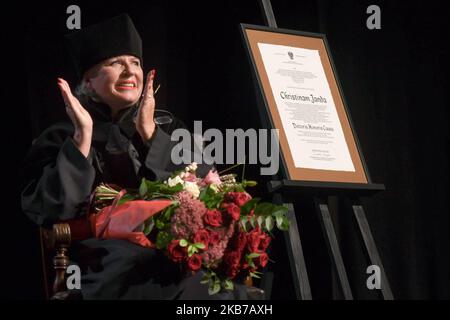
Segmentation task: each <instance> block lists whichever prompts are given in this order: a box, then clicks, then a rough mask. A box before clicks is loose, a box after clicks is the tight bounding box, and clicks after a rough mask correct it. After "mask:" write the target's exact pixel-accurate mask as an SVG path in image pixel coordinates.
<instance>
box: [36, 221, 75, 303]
mask: <svg viewBox="0 0 450 320" xmlns="http://www.w3.org/2000/svg"><path fill="white" fill-rule="evenodd" d="M43 236H44V242H45V244H46V246H47V248H49V249H52V250H53V249H54V250H55V252H56V254H55V256H54V258H53V268H54V270H55V281H54V282H53V294H56V293H58V292H61V291H64V290H66V289H67V288H66V282H65V281H64V280H65V274H66V270H67V267H68V266H69V257H68V255H67V252H68V249H69V247H70V244H71V242H72V236H71V232H70V225H69V224H68V223H56V224H54V225H53V228H52V230H44V232H43Z"/></svg>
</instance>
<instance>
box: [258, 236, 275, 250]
mask: <svg viewBox="0 0 450 320" xmlns="http://www.w3.org/2000/svg"><path fill="white" fill-rule="evenodd" d="M259 239H260V242H259V247H258V249H259V250H260V251H266V249H267V247H268V246H269V244H270V241H271V240H272V239H271V238H270V236H268V235H267V234H266V233H262V234H261V235H260V237H259Z"/></svg>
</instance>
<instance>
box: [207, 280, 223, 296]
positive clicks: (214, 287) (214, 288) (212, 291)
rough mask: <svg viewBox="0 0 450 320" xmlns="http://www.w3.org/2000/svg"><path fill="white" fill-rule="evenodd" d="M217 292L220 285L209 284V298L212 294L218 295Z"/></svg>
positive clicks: (215, 283)
mask: <svg viewBox="0 0 450 320" xmlns="http://www.w3.org/2000/svg"><path fill="white" fill-rule="evenodd" d="M219 291H220V283H219V282H214V283H213V284H211V285H210V286H209V289H208V294H209V295H210V296H212V295H213V294H216V293H218V292H219Z"/></svg>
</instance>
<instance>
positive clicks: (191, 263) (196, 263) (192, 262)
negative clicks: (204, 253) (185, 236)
mask: <svg viewBox="0 0 450 320" xmlns="http://www.w3.org/2000/svg"><path fill="white" fill-rule="evenodd" d="M187 266H188V268H189V270H191V271H197V270H198V269H200V268H201V266H202V257H201V256H200V255H199V254H197V253H194V254H193V255H192V256H190V257H189V258H188V260H187Z"/></svg>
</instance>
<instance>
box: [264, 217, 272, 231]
mask: <svg viewBox="0 0 450 320" xmlns="http://www.w3.org/2000/svg"><path fill="white" fill-rule="evenodd" d="M265 227H266V229H267V230H268V231H269V232H270V231H271V230H272V229H273V218H272V217H271V216H268V217H266V220H265Z"/></svg>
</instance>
